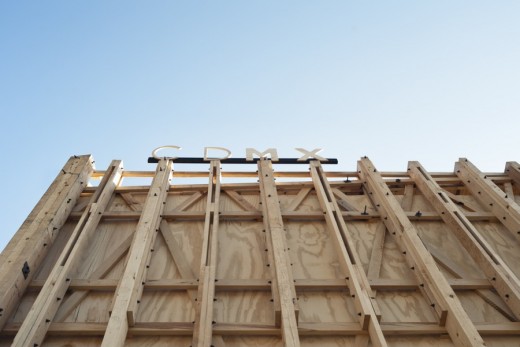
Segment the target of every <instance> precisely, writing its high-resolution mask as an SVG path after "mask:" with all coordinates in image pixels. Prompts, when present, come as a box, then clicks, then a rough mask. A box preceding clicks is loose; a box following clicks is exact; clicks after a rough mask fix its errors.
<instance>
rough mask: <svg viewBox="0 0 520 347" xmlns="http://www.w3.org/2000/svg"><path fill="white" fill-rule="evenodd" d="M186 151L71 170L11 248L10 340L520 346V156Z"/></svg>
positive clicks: (0, 263) (3, 292) (0, 330)
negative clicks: (134, 167)
mask: <svg viewBox="0 0 520 347" xmlns="http://www.w3.org/2000/svg"><path fill="white" fill-rule="evenodd" d="M174 162H175V160H168V159H162V160H160V161H159V163H158V164H157V166H156V167H155V171H128V170H123V168H122V164H121V161H119V160H114V161H112V162H111V164H110V165H109V167H108V168H107V169H106V170H105V169H103V170H100V171H95V170H94V168H93V161H92V158H91V157H90V156H79V157H73V158H71V159H70V160H69V161H68V162H67V163H66V164H65V166H64V168H63V170H62V171H61V172H60V174H59V175H58V177H57V178H56V179H55V181H54V182H53V183H52V184H51V186H50V187H49V189H48V190H47V192H46V193H45V194H44V196H43V197H42V199H41V200H40V202H39V203H38V204H37V205H36V207H35V208H34V210H33V211H32V212H31V214H30V215H29V217H28V218H27V220H26V221H25V222H24V224H23V225H22V227H21V228H20V230H19V231H18V232H17V233H16V234H15V236H14V237H13V239H12V240H11V242H9V244H8V246H7V247H6V249H5V250H4V251H3V252H2V253H1V254H0V347H4V346H29V347H35V346H37V347H39V346H74V347H87V346H105V347H108V346H110V347H113V346H115V347H117V346H130V347H135V346H150V347H162V346H200V347H208V346H215V347H238V346H241V347H242V346H243V347H252V346H274V347H282V346H356V347H358V346H359V347H368V346H416V347H434V346H446V347H447V346H484V345H486V346H518V345H520V323H519V321H520V281H519V276H520V267H519V266H518V264H520V240H519V238H518V236H517V233H516V232H517V231H518V229H520V228H519V224H518V222H519V221H520V214H518V211H520V209H519V208H518V205H517V201H520V200H518V199H519V197H518V196H515V192H516V195H517V194H518V185H519V184H520V165H519V164H518V163H517V162H514V161H511V162H508V163H507V165H506V169H505V171H504V172H481V171H479V170H478V169H477V168H476V167H475V166H474V165H473V164H471V163H470V162H469V161H467V160H465V159H462V160H460V161H458V162H457V163H456V169H455V172H453V171H450V172H428V171H426V169H425V168H424V167H422V166H421V164H420V163H419V162H416V161H411V162H409V163H408V168H407V170H406V171H396V172H379V171H378V170H376V168H375V166H374V165H373V164H372V162H371V161H370V160H368V159H367V158H363V159H361V160H360V161H359V162H358V170H357V171H356V172H352V171H332V172H327V170H326V168H327V169H328V168H330V166H328V165H325V164H326V163H325V162H319V161H318V160H311V161H310V162H308V163H302V164H300V165H299V167H300V168H299V170H300V171H295V172H289V171H277V170H275V169H276V168H277V164H276V162H273V161H272V160H270V159H268V158H261V159H260V160H258V162H257V163H256V165H249V166H246V168H247V167H248V168H249V169H250V170H249V171H227V170H226V168H227V166H226V165H223V167H221V164H222V162H221V161H219V160H217V159H213V160H208V162H207V164H203V165H201V166H200V167H199V168H198V169H197V171H183V170H184V168H183V167H182V164H180V163H179V164H178V165H179V166H180V169H181V170H176V171H173V170H172V169H173V165H174ZM202 166H206V167H204V168H203V167H202ZM208 168H209V170H206V169H208ZM234 168H236V166H235V167H234ZM176 169H177V166H176ZM125 177H136V178H140V177H145V178H147V179H150V178H152V182H151V184H148V185H139V186H134V185H130V183H131V182H132V180H125ZM89 178H95V179H96V180H99V184H98V185H94V186H87V182H88V181H89ZM178 178H181V179H178ZM189 178H196V179H197V181H200V180H201V178H204V180H205V182H203V183H197V184H192V183H191V182H190V181H189V180H188V179H189ZM291 179H294V180H291ZM468 181H469V182H468ZM179 182H181V183H182V184H181V183H179ZM186 182H187V184H185V183H186ZM515 211H516V212H515ZM504 217H505V219H504ZM25 262H27V266H24V265H25Z"/></svg>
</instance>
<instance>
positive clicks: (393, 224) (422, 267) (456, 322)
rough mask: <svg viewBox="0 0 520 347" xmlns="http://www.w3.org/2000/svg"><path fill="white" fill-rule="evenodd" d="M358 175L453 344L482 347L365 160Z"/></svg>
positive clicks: (440, 276) (434, 265)
mask: <svg viewBox="0 0 520 347" xmlns="http://www.w3.org/2000/svg"><path fill="white" fill-rule="evenodd" d="M358 172H359V175H360V178H361V179H362V180H363V185H364V186H365V188H366V190H367V191H368V196H369V198H370V199H371V200H372V202H373V203H374V206H375V207H376V209H377V210H378V211H379V212H380V214H381V217H382V218H383V222H384V223H385V225H386V227H387V229H388V230H389V231H390V232H391V233H392V235H394V237H395V240H396V241H397V244H398V245H399V247H400V248H401V251H402V252H403V254H404V256H405V259H406V261H407V263H408V265H409V266H410V269H412V270H413V272H414V274H415V275H416V276H417V279H418V280H419V283H420V288H421V290H422V291H423V293H424V294H425V296H426V297H427V298H428V299H429V300H430V302H431V305H432V307H433V308H434V309H435V310H436V312H437V314H438V315H439V320H440V323H441V325H442V324H444V323H445V324H446V329H447V331H448V333H449V335H450V337H451V339H452V340H453V343H454V344H455V345H457V346H482V347H483V346H484V341H483V340H482V337H481V336H480V335H479V333H478V331H477V329H476V328H475V326H474V325H473V323H472V322H471V320H470V318H469V317H468V315H467V313H466V312H465V311H464V308H463V307H462V304H461V303H460V301H459V300H458V298H457V296H456V295H455V292H454V291H453V290H452V288H451V287H450V285H449V283H448V281H447V280H446V278H445V277H444V276H443V275H442V273H441V272H440V270H439V269H438V268H437V266H436V264H435V261H434V259H433V258H432V256H431V255H430V253H429V252H428V250H427V249H426V248H425V247H424V244H423V243H422V241H421V239H420V238H419V235H418V234H417V230H416V229H415V227H414V226H413V224H412V223H411V222H410V220H409V219H408V217H407V216H406V214H405V212H404V211H403V209H402V208H401V206H400V205H399V203H398V201H397V200H396V198H395V197H394V195H393V194H392V192H391V191H390V189H389V188H388V186H387V185H386V183H385V182H384V181H383V179H382V177H381V175H380V174H379V173H378V172H377V170H376V169H375V167H374V165H373V164H372V162H370V160H369V159H368V158H364V159H361V160H360V161H358Z"/></svg>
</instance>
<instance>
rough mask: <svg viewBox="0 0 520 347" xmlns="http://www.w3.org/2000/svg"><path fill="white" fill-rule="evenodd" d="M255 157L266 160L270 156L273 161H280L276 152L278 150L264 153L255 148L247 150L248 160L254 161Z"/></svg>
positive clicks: (271, 149) (268, 150)
mask: <svg viewBox="0 0 520 347" xmlns="http://www.w3.org/2000/svg"><path fill="white" fill-rule="evenodd" d="M253 155H257V156H258V157H259V158H265V157H267V155H270V156H271V160H272V161H278V153H277V152H276V148H268V149H266V150H265V151H263V152H262V153H260V152H259V151H257V150H256V149H254V148H246V160H247V161H253Z"/></svg>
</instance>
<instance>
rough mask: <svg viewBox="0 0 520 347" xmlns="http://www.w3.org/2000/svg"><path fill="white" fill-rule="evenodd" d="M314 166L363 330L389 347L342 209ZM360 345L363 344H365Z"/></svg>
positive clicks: (314, 178)
mask: <svg viewBox="0 0 520 347" xmlns="http://www.w3.org/2000/svg"><path fill="white" fill-rule="evenodd" d="M310 167H311V177H312V181H313V183H314V189H315V190H316V195H317V196H318V200H319V202H320V206H321V208H322V210H323V213H324V215H325V220H326V222H327V226H328V228H329V230H330V232H331V236H332V240H333V241H334V246H335V248H336V250H337V252H338V258H339V259H338V260H339V261H340V264H341V265H342V268H343V271H345V272H346V276H347V279H346V283H345V284H347V283H348V288H349V291H350V295H351V296H352V297H353V298H354V305H355V307H356V309H357V311H358V315H359V324H360V326H361V328H362V329H368V333H369V335H370V340H371V341H372V345H373V346H387V343H386V340H385V338H384V335H383V332H382V330H381V326H380V325H379V322H378V319H377V314H376V312H375V309H374V306H372V303H371V299H370V298H371V288H370V284H369V282H368V278H367V277H366V274H365V272H364V270H363V267H362V266H361V261H360V260H359V256H358V255H357V252H356V251H355V247H354V246H353V244H352V242H351V240H350V235H349V232H348V229H347V225H346V224H345V220H344V219H343V217H342V215H341V210H340V208H339V205H338V203H337V201H336V198H335V197H334V194H333V192H332V189H331V188H330V184H329V182H328V181H327V179H326V177H325V173H324V172H323V168H322V167H321V164H320V162H319V161H317V160H314V161H312V162H311V163H310ZM374 303H375V301H374ZM375 307H377V305H375ZM358 342H359V343H363V342H361V341H358Z"/></svg>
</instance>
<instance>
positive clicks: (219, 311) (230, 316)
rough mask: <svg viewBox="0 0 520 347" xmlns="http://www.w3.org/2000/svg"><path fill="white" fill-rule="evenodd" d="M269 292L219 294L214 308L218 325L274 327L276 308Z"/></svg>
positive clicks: (214, 315)
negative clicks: (236, 324)
mask: <svg viewBox="0 0 520 347" xmlns="http://www.w3.org/2000/svg"><path fill="white" fill-rule="evenodd" d="M271 298H272V297H271V293H268V292H255V291H243V292H219V293H217V294H216V299H217V301H216V302H215V305H214V308H215V311H214V314H213V317H214V320H215V321H216V322H217V323H255V324H269V325H274V313H273V312H274V308H273V304H272V302H271Z"/></svg>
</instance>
